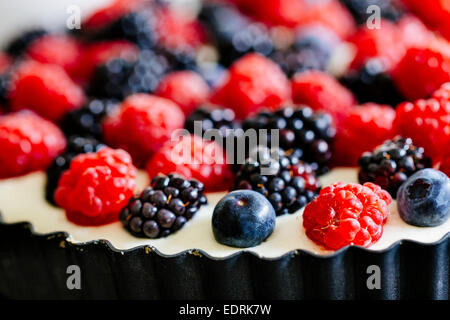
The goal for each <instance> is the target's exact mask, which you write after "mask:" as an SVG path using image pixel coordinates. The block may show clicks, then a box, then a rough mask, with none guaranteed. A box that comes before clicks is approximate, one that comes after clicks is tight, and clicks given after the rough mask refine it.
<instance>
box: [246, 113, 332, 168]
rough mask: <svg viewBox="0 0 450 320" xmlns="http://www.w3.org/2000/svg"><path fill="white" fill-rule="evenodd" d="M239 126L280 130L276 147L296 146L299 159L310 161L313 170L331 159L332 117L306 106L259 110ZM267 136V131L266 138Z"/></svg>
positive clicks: (287, 147) (289, 147) (285, 148)
mask: <svg viewBox="0 0 450 320" xmlns="http://www.w3.org/2000/svg"><path fill="white" fill-rule="evenodd" d="M242 127H243V129H244V130H248V129H255V130H261V129H268V130H270V129H278V130H280V132H279V137H280V141H279V146H280V148H282V149H283V150H291V149H298V150H299V152H300V153H301V156H300V158H301V159H302V160H303V161H305V162H307V163H309V164H311V167H312V168H313V169H314V170H318V173H324V172H326V171H327V169H326V164H327V162H328V160H330V158H331V147H330V143H331V141H332V140H333V138H334V136H335V133H336V130H335V128H334V127H333V125H332V118H331V116H330V115H328V114H327V113H322V112H314V111H313V110H312V109H311V108H309V107H306V106H295V107H292V106H287V107H284V108H282V109H280V110H277V111H275V112H273V113H270V112H261V113H259V114H258V115H257V116H256V117H255V118H252V119H248V120H246V121H244V123H243V125H242ZM268 134H269V132H268ZM270 137H271V135H270V134H269V135H268V137H267V138H268V140H270ZM268 142H269V143H270V141H268Z"/></svg>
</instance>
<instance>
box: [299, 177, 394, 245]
mask: <svg viewBox="0 0 450 320" xmlns="http://www.w3.org/2000/svg"><path fill="white" fill-rule="evenodd" d="M391 202H392V198H391V196H390V195H389V193H387V192H386V191H384V190H382V189H381V188H380V187H379V186H377V185H375V184H373V183H365V184H364V185H363V186H362V185H360V184H356V183H349V184H344V183H336V184H333V185H331V186H328V187H325V188H324V189H322V191H320V194H319V196H318V197H317V198H316V199H315V200H314V201H312V202H311V203H309V204H308V205H307V206H306V207H305V210H304V212H303V227H304V228H305V231H306V235H307V236H308V238H310V239H311V240H313V241H314V242H315V243H317V244H319V245H322V246H324V247H325V248H326V249H330V250H338V249H340V248H342V247H345V246H348V245H357V246H362V247H369V246H370V245H372V244H374V243H375V242H377V241H378V239H380V237H381V235H382V234H383V225H384V224H385V223H386V220H387V218H388V216H389V208H388V205H389V204H390V203H391Z"/></svg>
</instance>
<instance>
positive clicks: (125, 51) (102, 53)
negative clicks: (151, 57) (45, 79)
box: [71, 40, 138, 82]
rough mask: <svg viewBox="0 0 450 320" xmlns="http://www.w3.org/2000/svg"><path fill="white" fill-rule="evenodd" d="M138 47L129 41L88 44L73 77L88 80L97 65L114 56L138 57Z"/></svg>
mask: <svg viewBox="0 0 450 320" xmlns="http://www.w3.org/2000/svg"><path fill="white" fill-rule="evenodd" d="M137 56H138V48H137V47H136V46H135V45H134V44H132V43H130V42H127V41H123V40H116V41H103V42H96V43H92V44H88V45H86V46H85V47H84V48H83V50H82V53H81V57H80V59H79V61H78V63H77V67H76V70H74V71H72V74H71V75H72V77H73V78H75V79H77V80H79V81H81V82H87V81H88V80H89V79H90V78H91V76H92V74H93V73H94V70H95V68H96V67H97V66H99V65H101V64H103V63H105V62H106V61H108V60H110V59H113V58H124V59H127V60H133V59H136V58H137Z"/></svg>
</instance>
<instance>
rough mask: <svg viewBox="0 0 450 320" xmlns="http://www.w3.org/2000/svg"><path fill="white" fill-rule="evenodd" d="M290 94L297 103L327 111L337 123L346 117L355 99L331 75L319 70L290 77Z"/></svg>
mask: <svg viewBox="0 0 450 320" xmlns="http://www.w3.org/2000/svg"><path fill="white" fill-rule="evenodd" d="M292 96H293V98H292V99H293V100H294V102H295V103H297V104H306V105H308V106H310V107H311V108H312V109H314V110H321V111H325V112H328V113H329V114H330V115H332V116H333V119H334V121H335V124H336V125H338V124H339V123H340V122H341V121H342V120H343V119H345V118H346V116H347V114H348V113H349V112H350V110H351V108H352V107H353V106H354V105H355V104H356V99H355V97H354V96H353V94H352V93H351V91H349V90H348V89H347V88H345V87H344V86H342V85H341V84H340V83H339V82H338V81H337V80H336V79H335V78H333V77H332V76H331V75H329V74H327V73H324V72H320V71H308V72H303V73H299V74H297V75H296V76H294V78H293V79H292Z"/></svg>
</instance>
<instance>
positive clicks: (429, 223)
mask: <svg viewBox="0 0 450 320" xmlns="http://www.w3.org/2000/svg"><path fill="white" fill-rule="evenodd" d="M397 200H398V203H397V205H398V211H399V213H400V217H401V218H402V219H403V220H404V221H405V222H406V223H408V224H411V225H413V226H418V227H436V226H439V225H441V224H443V223H445V222H446V221H447V220H448V218H449V217H450V179H449V178H448V177H447V176H446V175H445V174H443V173H442V172H440V171H437V170H434V169H424V170H421V171H419V172H416V173H415V174H414V175H412V176H411V177H410V178H409V179H408V180H407V181H406V182H405V184H403V185H402V186H401V187H400V189H399V190H398V194H397Z"/></svg>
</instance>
